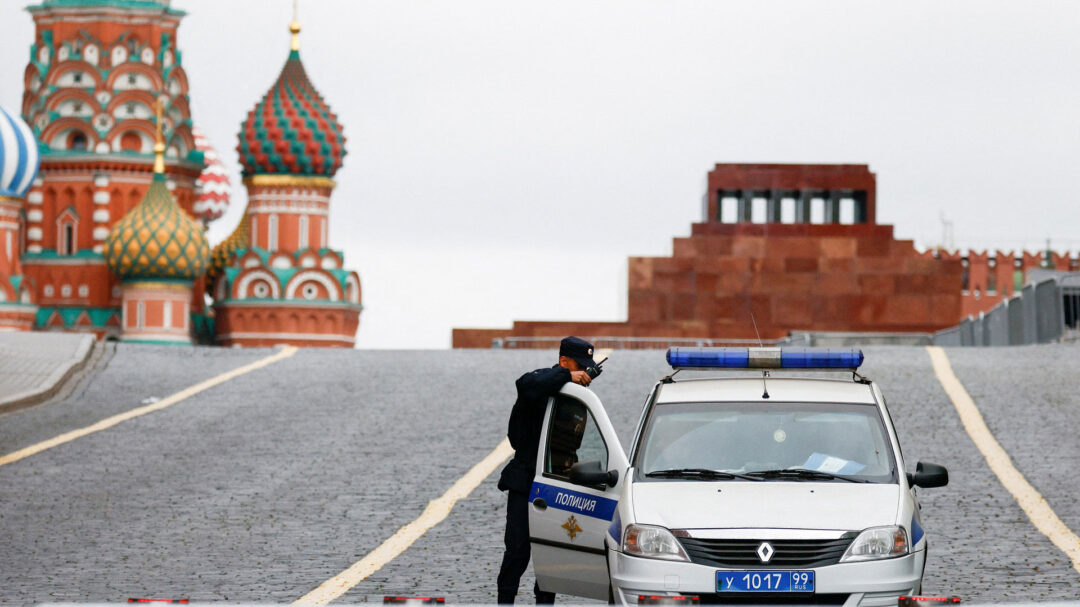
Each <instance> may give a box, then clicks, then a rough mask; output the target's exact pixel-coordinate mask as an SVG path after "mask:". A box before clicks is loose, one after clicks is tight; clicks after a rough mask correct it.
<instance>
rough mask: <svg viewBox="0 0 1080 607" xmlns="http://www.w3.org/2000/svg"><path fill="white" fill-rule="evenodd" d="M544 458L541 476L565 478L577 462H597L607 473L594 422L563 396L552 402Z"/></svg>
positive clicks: (574, 401)
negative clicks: (552, 407) (552, 409)
mask: <svg viewBox="0 0 1080 607" xmlns="http://www.w3.org/2000/svg"><path fill="white" fill-rule="evenodd" d="M554 406H555V409H554V411H552V414H551V427H550V428H549V429H548V438H547V449H546V450H545V456H544V474H545V475H551V476H555V477H560V478H568V477H569V475H570V467H571V466H573V465H574V464H576V463H578V462H590V461H599V462H600V468H601V469H602V470H607V464H608V449H607V444H606V443H605V442H604V437H603V436H602V435H601V434H600V429H599V428H598V427H597V425H596V420H595V419H594V418H593V416H591V415H589V409H588V407H586V406H585V404H584V403H582V402H581V401H579V400H577V399H575V398H571V397H569V396H565V395H561V394H560V395H559V396H557V397H556V398H555V405H554Z"/></svg>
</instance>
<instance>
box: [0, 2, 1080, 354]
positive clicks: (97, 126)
mask: <svg viewBox="0 0 1080 607" xmlns="http://www.w3.org/2000/svg"><path fill="white" fill-rule="evenodd" d="M27 11H28V12H29V14H30V16H31V17H32V19H33V23H34V28H35V35H34V43H33V44H32V45H31V47H30V49H29V51H30V53H29V55H30V61H29V63H28V64H27V66H26V71H25V75H24V81H23V87H24V93H23V103H22V107H21V108H19V111H17V112H16V111H9V110H4V109H3V108H0V330H24V331H25V330H36V331H71V332H85V333H93V334H94V335H96V336H98V337H101V338H109V339H121V340H125V341H135V342H150V343H175V344H189V343H203V344H217V345H224V346H271V345H276V344H294V345H300V346H337V347H352V346H353V345H354V344H355V339H356V332H357V328H358V325H359V317H360V312H361V310H362V304H361V289H360V278H359V275H358V274H357V273H356V272H355V271H352V270H349V269H347V268H346V264H345V259H344V256H343V254H342V252H341V251H339V250H336V249H334V248H332V247H331V246H330V243H329V242H328V234H329V225H328V222H329V216H330V205H331V197H332V194H333V191H334V188H335V185H336V183H335V181H334V177H335V175H336V173H337V172H338V170H339V169H340V168H341V166H342V161H343V159H344V157H345V155H346V149H345V137H344V131H343V127H342V125H341V124H340V123H339V122H338V119H337V116H336V115H335V114H334V113H333V112H332V111H331V110H330V107H329V105H328V104H327V103H326V101H325V100H324V99H323V98H322V96H321V95H320V94H319V93H318V91H317V90H316V89H315V87H314V86H313V85H312V83H311V80H310V79H309V78H308V75H307V72H306V70H305V68H304V64H303V63H302V61H301V59H300V38H299V33H300V24H299V23H298V22H296V20H295V18H294V20H293V22H292V23H291V24H290V25H289V29H290V31H291V32H292V44H291V48H290V49H289V52H288V55H287V58H286V61H285V65H284V67H283V68H282V70H281V73H280V75H279V76H278V78H277V80H276V81H275V82H274V83H272V85H271V87H270V89H269V90H268V91H267V93H266V94H265V95H264V96H263V97H262V98H261V99H259V100H256V102H255V105H254V108H253V109H252V110H251V111H250V112H249V113H248V115H247V116H246V117H245V118H244V120H243V122H242V124H241V127H240V132H239V134H238V139H239V143H238V146H237V148H236V151H237V152H238V154H239V159H240V163H241V164H242V166H243V185H244V187H245V188H246V189H247V193H248V204H247V208H246V210H245V212H244V214H243V218H242V219H241V220H240V223H239V224H238V225H237V226H236V227H235V229H234V230H233V231H232V234H231V235H230V236H229V237H228V238H226V239H225V240H223V241H222V242H220V243H216V245H214V246H213V247H212V248H211V246H210V245H211V243H208V242H207V241H206V238H205V235H204V233H205V229H206V227H207V226H208V225H209V224H210V223H211V222H213V221H215V220H218V219H219V218H220V217H221V216H222V214H223V213H224V211H225V209H226V208H227V206H228V204H229V193H230V188H231V184H230V183H229V179H228V177H227V175H226V172H225V169H224V166H223V165H222V163H221V160H220V158H219V157H218V154H217V152H216V151H215V150H214V149H213V148H212V147H211V146H210V144H209V142H208V141H207V140H206V139H205V138H204V137H202V136H201V134H200V133H199V131H198V129H197V128H196V126H195V118H197V117H193V116H192V114H191V109H190V94H189V90H188V79H187V75H186V72H185V68H184V66H183V53H182V50H181V46H180V44H179V38H178V27H179V25H180V22H181V20H182V19H183V17H184V15H185V13H184V12H183V11H181V10H178V9H175V8H173V7H172V6H171V2H170V0H41V1H40V2H39V3H37V4H32V5H30V6H28V7H27ZM284 50H285V49H282V51H284ZM238 118H239V116H238ZM877 208H878V202H877V194H876V179H875V175H874V174H873V173H871V172H870V170H869V168H868V167H867V166H866V165H780V164H718V165H716V167H715V169H714V170H713V171H712V172H710V173H709V175H708V186H707V190H706V193H705V198H704V209H703V215H704V217H703V220H702V222H701V223H696V224H694V225H693V226H692V228H691V233H690V235H689V236H688V237H682V238H676V239H675V240H674V244H673V253H672V255H671V256H669V257H632V258H630V260H629V270H628V272H629V276H628V285H629V292H628V294H627V300H628V310H627V320H626V322H607V323H597V322H543V321H519V322H515V323H514V325H513V327H511V328H507V329H455V330H454V332H453V345H454V346H455V347H484V348H486V347H491V345H492V344H493V342H494V341H495V340H498V339H504V340H505V339H506V338H511V337H519V338H544V337H562V336H564V335H567V334H577V335H581V336H585V337H592V338H597V337H601V336H613V337H655V338H686V339H718V340H725V339H740V340H749V339H755V338H756V335H757V331H755V327H754V323H753V322H752V321H751V315H752V316H753V319H754V321H756V325H757V330H758V331H760V334H761V337H762V338H764V339H777V338H780V337H783V336H785V335H787V334H788V333H789V332H790V331H795V330H809V331H846V332H853V331H854V332H928V331H935V330H938V329H942V328H945V327H949V326H952V325H955V324H956V323H957V322H959V321H960V320H961V319H962V318H965V317H966V316H968V315H973V314H978V313H979V312H982V311H987V310H989V309H990V308H992V307H993V306H994V305H995V304H997V303H998V302H999V301H1001V300H1002V299H1004V298H1007V297H1010V296H1011V295H1012V294H1013V293H1014V292H1015V290H1016V289H1017V288H1018V287H1019V286H1021V285H1022V284H1023V283H1024V281H1025V276H1026V273H1027V272H1028V270H1030V269H1032V268H1036V267H1053V268H1056V269H1059V270H1071V271H1076V270H1077V269H1078V267H1077V266H1078V263H1077V259H1076V258H1072V257H1070V256H1069V255H1067V254H1059V253H1052V252H1047V253H1046V254H1042V253H1032V252H1019V253H1013V252H1003V251H997V252H994V253H987V252H968V253H961V252H958V251H929V252H920V251H917V250H916V249H915V247H914V245H913V243H912V241H910V240H903V239H897V238H896V235H895V234H894V233H893V228H892V226H889V225H882V224H878V223H877V220H876V217H877Z"/></svg>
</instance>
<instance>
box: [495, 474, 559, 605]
mask: <svg viewBox="0 0 1080 607" xmlns="http://www.w3.org/2000/svg"><path fill="white" fill-rule="evenodd" d="M503 542H504V543H505V544H506V552H505V553H503V560H502V567H501V568H500V569H499V580H498V588H499V603H500V604H512V603H513V602H514V598H515V597H516V596H517V591H518V584H520V583H521V575H522V574H523V573H525V570H526V569H527V568H528V567H529V557H530V552H531V551H530V550H529V496H528V495H527V494H525V493H521V492H519V491H513V490H511V491H507V492H506V534H505V535H504V536H503ZM533 593H534V594H535V595H536V604H537V605H544V604H546V605H551V604H553V603H554V602H555V593H554V592H544V591H543V590H540V587H539V586H537V585H535V584H534V585H533Z"/></svg>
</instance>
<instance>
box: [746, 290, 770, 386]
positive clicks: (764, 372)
mask: <svg viewBox="0 0 1080 607" xmlns="http://www.w3.org/2000/svg"><path fill="white" fill-rule="evenodd" d="M750 322H752V323H754V334H755V335H757V343H758V346H760V347H762V348H764V347H765V344H763V343H761V332H760V331H758V328H757V321H756V320H754V312H753V311H751V312H750ZM767 377H769V370H768V369H762V370H761V390H762V392H761V398H769V386H768V385H767V384H766V383H765V379H766V378H767Z"/></svg>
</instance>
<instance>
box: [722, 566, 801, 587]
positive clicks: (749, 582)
mask: <svg viewBox="0 0 1080 607" xmlns="http://www.w3.org/2000/svg"><path fill="white" fill-rule="evenodd" d="M716 591H717V592H813V591H814V572H813V571H775V570H773V571H717V572H716Z"/></svg>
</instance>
